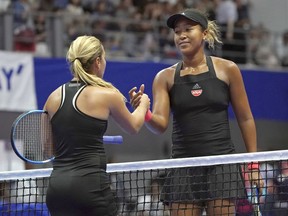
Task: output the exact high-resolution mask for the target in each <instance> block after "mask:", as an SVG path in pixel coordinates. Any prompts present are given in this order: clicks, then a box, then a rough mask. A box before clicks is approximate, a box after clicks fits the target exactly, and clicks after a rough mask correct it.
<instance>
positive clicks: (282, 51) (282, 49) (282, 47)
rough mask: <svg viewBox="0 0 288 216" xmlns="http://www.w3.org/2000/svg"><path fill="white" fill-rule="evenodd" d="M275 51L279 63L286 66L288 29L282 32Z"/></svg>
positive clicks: (287, 60) (287, 64) (287, 65)
mask: <svg viewBox="0 0 288 216" xmlns="http://www.w3.org/2000/svg"><path fill="white" fill-rule="evenodd" d="M277 52H278V57H279V59H280V64H281V65H282V66H283V67H288V30H286V31H285V32H284V33H283V34H282V36H281V38H280V43H279V45H278V49H277Z"/></svg>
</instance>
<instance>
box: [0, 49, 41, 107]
mask: <svg viewBox="0 0 288 216" xmlns="http://www.w3.org/2000/svg"><path fill="white" fill-rule="evenodd" d="M34 80H35V79H34V63H33V56H32V54H28V53H15V52H3V51H0V110H5V111H20V112H22V111H27V110H32V109H36V108H37V100H36V92H35V82H34Z"/></svg>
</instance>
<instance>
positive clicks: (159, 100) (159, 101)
mask: <svg viewBox="0 0 288 216" xmlns="http://www.w3.org/2000/svg"><path fill="white" fill-rule="evenodd" d="M174 70H175V69H173V68H167V69H164V70H162V71H160V72H159V73H158V74H157V75H156V76H155V78H154V81H153V112H152V118H151V119H150V121H149V122H146V124H145V125H146V127H147V128H148V129H149V130H150V131H151V132H153V133H155V134H161V133H163V132H164V131H165V130H166V129H167V127H168V123H169V117H170V99H169V93H168V92H169V87H168V86H169V84H168V83H169V81H168V80H169V79H170V80H171V75H172V74H174ZM169 77H170V78H169ZM172 79H173V78H172ZM136 90H137V88H136V87H134V88H132V89H131V90H130V91H129V95H130V103H131V105H132V106H133V107H134V109H135V108H136V107H138V105H139V100H140V98H141V96H142V94H143V92H144V86H143V85H142V86H141V87H140V89H139V91H138V92H135V91H136Z"/></svg>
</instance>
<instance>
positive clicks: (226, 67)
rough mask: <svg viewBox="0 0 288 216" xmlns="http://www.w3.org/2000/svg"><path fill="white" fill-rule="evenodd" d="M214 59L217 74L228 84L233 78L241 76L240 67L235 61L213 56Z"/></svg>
mask: <svg viewBox="0 0 288 216" xmlns="http://www.w3.org/2000/svg"><path fill="white" fill-rule="evenodd" d="M212 61H213V65H214V69H215V73H216V76H217V77H218V78H219V79H220V80H222V81H224V82H226V83H227V84H228V85H229V84H230V83H231V80H232V79H235V78H236V79H237V77H238V78H239V77H240V76H241V72H240V69H239V67H238V65H237V64H236V63H235V62H233V61H230V60H228V59H223V58H219V57H212Z"/></svg>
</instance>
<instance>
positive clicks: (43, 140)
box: [10, 110, 123, 164]
mask: <svg viewBox="0 0 288 216" xmlns="http://www.w3.org/2000/svg"><path fill="white" fill-rule="evenodd" d="M10 138H11V144H12V148H13V150H14V152H15V153H16V155H17V156H18V157H19V158H21V159H22V160H24V161H25V162H28V163H32V164H45V163H48V162H51V161H52V160H53V159H54V151H53V138H52V128H51V124H50V118H49V116H48V113H47V112H46V111H44V110H31V111H28V112H25V113H23V114H21V115H20V116H18V118H17V119H16V120H15V121H14V122H13V124H12V128H11V137H10ZM122 142H123V137H122V136H103V143H104V144H121V143H122Z"/></svg>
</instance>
